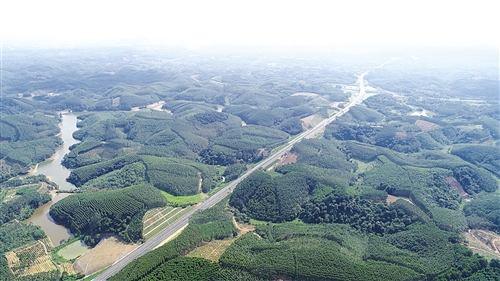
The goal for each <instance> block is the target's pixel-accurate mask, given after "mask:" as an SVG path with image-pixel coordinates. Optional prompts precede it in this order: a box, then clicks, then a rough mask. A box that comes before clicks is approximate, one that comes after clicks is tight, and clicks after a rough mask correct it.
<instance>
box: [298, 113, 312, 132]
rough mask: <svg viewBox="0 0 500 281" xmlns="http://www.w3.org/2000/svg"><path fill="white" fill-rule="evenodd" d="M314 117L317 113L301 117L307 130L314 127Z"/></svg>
mask: <svg viewBox="0 0 500 281" xmlns="http://www.w3.org/2000/svg"><path fill="white" fill-rule="evenodd" d="M314 117H315V115H311V116H307V117H305V118H302V119H301V120H302V127H303V128H304V129H305V130H308V129H310V128H312V127H314V125H313V124H312V121H313V120H314Z"/></svg>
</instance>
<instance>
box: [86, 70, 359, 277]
mask: <svg viewBox="0 0 500 281" xmlns="http://www.w3.org/2000/svg"><path fill="white" fill-rule="evenodd" d="M368 72H369V71H367V72H364V73H363V74H361V75H360V76H359V77H358V81H357V83H358V84H359V93H358V94H357V95H356V96H354V98H352V100H351V101H350V102H349V103H348V104H347V105H346V106H345V107H344V108H343V109H342V110H341V111H339V112H337V113H336V114H335V115H333V116H331V117H329V118H327V119H325V120H323V121H321V122H320V123H319V124H317V125H316V126H314V128H312V129H310V130H308V131H306V132H304V133H302V134H300V135H299V136H298V137H296V138H295V139H293V140H291V141H290V142H289V143H288V144H287V145H286V146H285V147H283V148H281V149H280V150H279V151H277V152H275V153H274V154H272V155H271V156H269V157H268V158H266V159H264V160H262V161H261V162H259V163H258V164H257V165H256V166H255V167H254V168H252V169H251V170H249V171H248V172H246V173H245V174H243V175H242V176H240V177H239V178H238V179H236V180H234V181H233V182H231V183H230V184H228V185H227V186H226V187H224V188H223V189H221V190H220V191H219V192H217V193H216V194H214V195H212V196H211V197H210V198H208V199H207V200H205V201H204V202H203V203H201V204H199V205H198V206H196V207H195V208H193V209H192V210H191V211H190V212H188V213H186V214H185V215H184V216H182V217H181V218H180V219H178V220H177V221H176V222H174V223H173V224H171V225H170V226H168V227H167V228H165V229H164V230H162V231H161V232H160V233H158V234H157V235H156V236H154V237H153V238H151V239H149V240H148V241H146V242H145V243H144V244H142V245H141V246H140V247H138V248H137V249H135V250H134V251H132V252H130V253H129V254H128V255H126V256H125V257H123V258H121V259H120V260H118V261H117V262H116V263H114V264H113V265H112V266H110V267H109V268H108V269H107V270H106V271H104V272H103V273H101V274H100V275H99V276H97V277H96V278H94V279H92V280H107V279H108V278H110V277H111V276H113V275H115V274H116V273H118V272H119V271H120V270H122V269H123V268H124V267H125V266H126V265H127V264H129V263H130V262H132V261H133V260H135V259H137V258H139V257H141V256H142V255H144V254H145V253H147V252H149V251H151V250H152V249H154V248H155V247H156V246H158V245H159V244H160V243H162V242H163V241H165V240H166V239H167V238H168V237H170V236H172V235H173V234H174V233H176V232H177V231H179V230H180V229H181V228H182V227H184V226H186V225H187V224H188V221H189V217H190V216H191V215H192V214H194V213H195V212H196V211H198V210H205V209H208V208H210V207H212V206H213V205H215V204H216V203H217V202H219V201H220V200H222V198H224V197H226V196H227V195H228V194H229V193H231V191H233V190H234V188H235V187H236V185H238V183H240V182H241V181H242V180H244V179H245V178H246V177H248V176H249V175H250V174H252V173H253V172H254V171H256V170H258V169H263V168H265V167H267V166H269V165H271V163H273V162H274V161H276V160H277V159H279V158H281V157H282V156H283V155H285V154H286V153H287V152H288V151H289V150H290V149H291V148H292V146H293V145H294V144H295V143H297V142H300V141H301V140H302V139H303V138H308V137H312V136H314V135H316V134H317V133H318V132H320V131H321V130H322V129H323V128H324V127H325V126H326V125H328V124H330V123H331V122H332V121H334V120H335V119H336V118H337V117H339V116H342V115H343V114H345V113H346V112H347V111H349V109H350V108H351V107H353V106H355V105H357V104H359V103H361V102H362V101H363V98H364V96H365V84H364V77H365V75H366V74H368Z"/></svg>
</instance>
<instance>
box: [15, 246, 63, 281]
mask: <svg viewBox="0 0 500 281" xmlns="http://www.w3.org/2000/svg"><path fill="white" fill-rule="evenodd" d="M51 248H52V245H51V243H50V240H49V239H48V238H45V239H42V240H38V241H34V242H32V243H29V244H27V245H25V246H22V247H19V248H17V249H14V250H13V251H11V252H7V253H5V257H6V258H7V261H8V264H9V268H10V269H11V270H12V272H13V273H14V275H16V276H25V275H33V274H37V273H41V272H51V271H55V270H57V268H56V266H55V265H54V263H53V262H52V259H51V257H50V255H49V252H50V249H51Z"/></svg>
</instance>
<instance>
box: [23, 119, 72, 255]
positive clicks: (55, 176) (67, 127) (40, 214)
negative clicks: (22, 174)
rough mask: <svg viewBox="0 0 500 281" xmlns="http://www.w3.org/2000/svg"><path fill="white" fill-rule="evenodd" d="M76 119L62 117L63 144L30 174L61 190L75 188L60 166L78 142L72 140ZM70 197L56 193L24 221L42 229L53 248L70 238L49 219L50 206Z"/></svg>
mask: <svg viewBox="0 0 500 281" xmlns="http://www.w3.org/2000/svg"><path fill="white" fill-rule="evenodd" d="M76 117H77V116H76V115H74V114H63V115H62V123H61V124H60V126H59V127H60V128H61V135H60V136H61V138H62V140H63V141H64V143H63V144H62V145H61V146H59V147H58V148H57V149H56V152H55V154H54V156H52V157H51V158H50V159H48V160H46V161H44V162H42V163H40V164H38V165H37V167H36V168H35V170H34V171H33V172H32V174H34V175H39V174H44V175H46V176H47V177H49V178H50V180H51V181H53V182H55V183H57V184H58V185H59V189H61V190H71V189H74V188H75V186H74V185H72V184H71V183H69V182H67V181H66V178H67V177H68V176H69V174H70V170H68V169H66V168H65V167H63V166H62V165H61V160H62V159H63V157H64V155H65V154H66V153H68V152H69V147H70V146H71V145H73V144H75V143H77V142H78V141H77V140H75V139H74V138H73V132H74V131H76V130H77V127H76V122H77V118H76ZM70 195H71V193H56V194H55V195H54V197H52V201H50V202H48V203H47V204H45V205H42V206H40V207H39V208H37V209H36V210H35V212H34V213H33V215H32V216H31V217H30V218H29V219H26V220H25V221H24V222H25V223H30V222H32V223H33V224H35V225H39V226H40V227H42V229H43V230H44V231H45V233H46V234H47V236H48V237H49V238H50V241H52V244H54V246H59V245H60V241H61V240H62V239H65V240H67V239H68V238H70V237H71V233H70V232H69V230H68V229H66V228H65V227H64V226H62V225H59V224H56V223H55V222H54V220H53V219H52V218H51V217H50V215H49V210H50V206H52V205H53V204H54V203H55V202H57V201H59V200H61V199H64V198H66V197H68V196H70Z"/></svg>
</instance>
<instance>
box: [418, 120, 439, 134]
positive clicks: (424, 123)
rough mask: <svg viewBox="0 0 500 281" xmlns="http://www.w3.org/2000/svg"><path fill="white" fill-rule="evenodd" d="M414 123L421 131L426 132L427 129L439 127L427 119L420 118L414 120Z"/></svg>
mask: <svg viewBox="0 0 500 281" xmlns="http://www.w3.org/2000/svg"><path fill="white" fill-rule="evenodd" d="M415 125H417V126H419V127H420V129H422V131H424V132H427V131H430V130H432V129H435V128H437V127H439V125H438V124H435V123H432V122H429V121H424V120H420V119H419V120H417V121H415Z"/></svg>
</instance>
